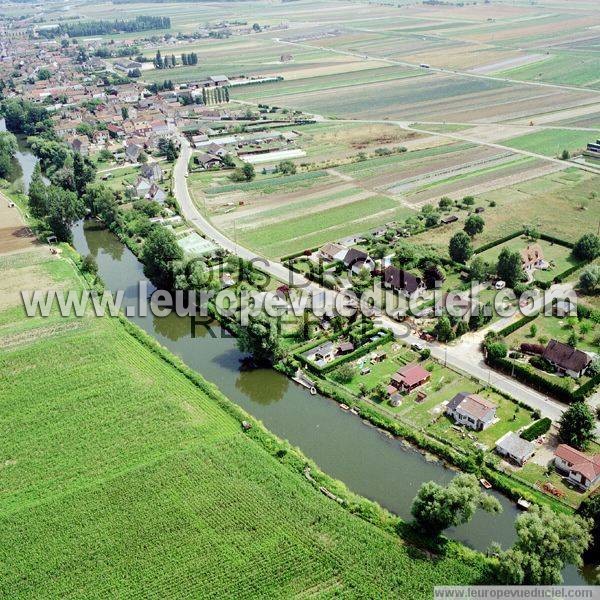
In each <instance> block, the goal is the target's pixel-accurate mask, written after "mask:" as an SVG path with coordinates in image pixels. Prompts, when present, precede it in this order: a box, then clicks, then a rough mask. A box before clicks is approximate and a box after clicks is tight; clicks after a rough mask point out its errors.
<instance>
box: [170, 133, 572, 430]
mask: <svg viewBox="0 0 600 600" xmlns="http://www.w3.org/2000/svg"><path fill="white" fill-rule="evenodd" d="M191 154H192V150H191V148H190V145H189V143H188V142H187V140H185V139H184V138H181V152H180V154H179V158H178V159H177V162H176V163H175V167H174V169H173V181H174V185H173V192H174V194H175V197H176V198H177V200H178V202H179V206H180V208H181V212H182V214H183V216H184V217H185V218H186V219H187V220H188V221H189V222H191V223H192V224H193V225H194V226H195V227H196V228H197V229H198V230H199V231H200V232H202V233H203V234H204V235H205V236H207V237H208V238H210V239H212V240H213V241H214V242H215V243H217V244H218V245H219V246H221V247H222V248H225V249H226V250H228V251H229V252H232V253H233V254H236V255H237V256H240V257H242V258H244V259H246V260H253V261H254V262H255V264H256V265H257V267H259V268H260V269H261V270H263V271H264V272H266V273H268V274H269V275H271V276H273V277H275V278H276V279H279V280H281V281H285V282H291V284H292V285H296V286H302V287H305V288H307V289H310V290H311V291H312V292H316V293H322V292H325V293H330V291H329V290H326V289H325V288H321V287H319V286H318V285H316V284H315V283H314V282H311V281H309V280H308V279H306V278H305V277H303V276H301V275H299V274H298V273H295V272H293V271H290V270H289V269H288V268H287V267H285V266H284V265H282V264H280V263H278V262H276V261H270V260H267V259H265V258H264V257H262V256H260V255H258V254H257V253H255V252H253V251H252V250H249V249H248V248H245V247H243V246H240V245H239V244H237V243H236V242H235V241H233V240H231V239H230V238H228V237H227V236H225V235H224V234H223V233H222V232H220V231H219V230H218V229H216V228H215V227H214V226H213V225H212V224H211V223H210V221H208V219H206V218H205V217H204V216H203V215H202V214H201V212H200V211H199V210H198V208H197V207H196V205H195V204H194V202H193V201H192V198H191V196H190V194H189V190H188V186H187V173H188V163H189V160H190V157H191ZM566 288H568V286H554V287H553V288H552V290H551V294H550V296H546V302H548V301H549V299H550V298H552V297H555V296H557V295H560V294H561V293H564V290H565V289H566ZM542 298H543V297H542V296H540V298H538V299H536V300H535V302H534V307H536V308H538V309H539V308H540V307H541V305H542V304H543V300H542ZM378 323H379V324H380V325H381V326H382V327H385V328H386V329H389V330H391V331H393V332H394V334H395V335H396V336H397V337H398V338H400V339H402V340H403V341H404V342H405V343H408V344H412V343H415V342H419V343H420V344H423V345H425V346H427V347H429V348H430V349H431V353H432V356H434V358H436V359H437V360H439V361H440V362H443V363H446V364H448V365H449V366H450V367H453V368H455V369H457V370H459V371H461V372H463V373H466V374H467V375H470V376H472V377H475V378H477V379H478V380H480V381H482V382H485V383H488V384H490V385H493V386H495V387H496V388H497V389H499V390H501V391H503V392H505V393H507V394H509V395H511V396H513V397H514V398H517V399H519V400H521V401H522V402H524V403H525V404H527V405H528V406H530V407H531V408H533V409H538V410H539V411H540V412H541V413H542V415H543V416H545V417H549V418H551V419H552V420H554V421H555V420H557V419H559V418H560V416H561V414H562V413H563V412H564V410H565V409H566V406H565V405H563V404H561V403H559V402H557V401H556V400H552V399H550V398H548V397H547V396H545V395H544V394H540V393H539V392H536V391H535V390H533V389H531V388H529V387H527V386H524V385H522V384H521V383H519V382H518V381H515V380H514V379H512V378H510V377H507V376H505V375H502V374H501V373H497V372H496V371H493V370H491V369H489V368H488V367H487V366H486V365H485V363H484V362H483V356H482V354H481V351H480V341H481V339H482V335H481V333H480V336H479V338H475V337H473V336H471V337H469V336H467V337H465V338H464V339H463V340H462V341H461V342H459V343H457V344H455V345H442V344H439V343H437V342H434V343H426V342H423V340H420V339H419V338H418V337H417V336H416V335H415V334H414V333H413V332H411V331H410V330H407V327H406V325H405V324H403V323H398V322H397V321H395V320H393V319H391V318H389V317H387V316H385V315H383V316H381V317H379V318H378ZM507 323H508V320H506V321H500V322H497V323H496V324H494V326H493V328H496V329H499V328H501V327H503V326H504V325H506V324H507Z"/></svg>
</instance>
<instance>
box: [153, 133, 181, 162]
mask: <svg viewBox="0 0 600 600" xmlns="http://www.w3.org/2000/svg"><path fill="white" fill-rule="evenodd" d="M158 151H159V152H160V154H161V155H162V156H164V157H166V159H167V160H168V161H169V162H174V161H175V160H177V157H178V156H179V147H178V146H177V144H176V143H175V142H174V141H173V140H171V139H168V138H160V139H159V140H158Z"/></svg>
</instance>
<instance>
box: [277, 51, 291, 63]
mask: <svg viewBox="0 0 600 600" xmlns="http://www.w3.org/2000/svg"><path fill="white" fill-rule="evenodd" d="M292 60H294V57H293V56H292V55H291V54H288V53H286V54H282V55H281V56H280V57H279V62H282V63H286V62H290V61H292Z"/></svg>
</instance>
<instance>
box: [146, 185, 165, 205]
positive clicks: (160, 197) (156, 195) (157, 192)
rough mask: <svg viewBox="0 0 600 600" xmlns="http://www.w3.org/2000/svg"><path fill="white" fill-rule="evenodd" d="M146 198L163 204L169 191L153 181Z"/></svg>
mask: <svg viewBox="0 0 600 600" xmlns="http://www.w3.org/2000/svg"><path fill="white" fill-rule="evenodd" d="M146 198H148V200H154V201H155V202H158V203H159V204H162V203H163V202H165V201H166V199H167V193H166V192H165V191H164V190H163V189H162V188H160V187H159V186H157V185H156V183H153V184H152V185H151V186H150V189H149V190H148V193H147V194H146Z"/></svg>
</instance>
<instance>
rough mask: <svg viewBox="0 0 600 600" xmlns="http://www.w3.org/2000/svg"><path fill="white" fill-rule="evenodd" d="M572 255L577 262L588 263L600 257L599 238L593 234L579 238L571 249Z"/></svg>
mask: <svg viewBox="0 0 600 600" xmlns="http://www.w3.org/2000/svg"><path fill="white" fill-rule="evenodd" d="M573 255H574V256H575V258H577V259H579V260H584V261H586V262H590V261H592V260H594V259H595V258H598V256H600V237H598V236H597V235H596V234H594V233H586V234H585V235H583V236H581V237H580V238H579V240H577V243H576V244H575V246H574V248H573Z"/></svg>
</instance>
